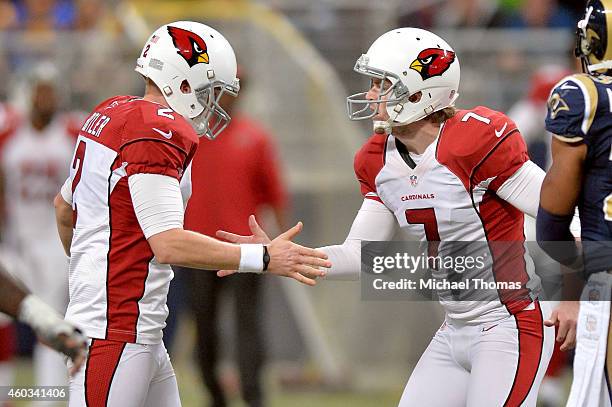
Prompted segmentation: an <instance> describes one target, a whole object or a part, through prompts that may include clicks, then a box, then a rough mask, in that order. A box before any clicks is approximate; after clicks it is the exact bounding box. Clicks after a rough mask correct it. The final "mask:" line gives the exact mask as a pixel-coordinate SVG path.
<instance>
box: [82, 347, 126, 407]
mask: <svg viewBox="0 0 612 407" xmlns="http://www.w3.org/2000/svg"><path fill="white" fill-rule="evenodd" d="M124 348H125V342H115V341H107V340H102V339H92V341H91V346H90V347H89V359H88V360H87V367H86V370H85V402H86V404H87V407H106V404H107V403H108V395H109V393H110V388H111V384H112V382H113V377H114V376H115V372H116V370H117V366H118V365H119V360H120V359H121V354H122V353H123V349H124Z"/></svg>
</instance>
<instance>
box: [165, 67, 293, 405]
mask: <svg viewBox="0 0 612 407" xmlns="http://www.w3.org/2000/svg"><path fill="white" fill-rule="evenodd" d="M238 75H239V77H240V82H241V89H244V88H245V84H246V82H247V81H246V80H245V75H244V73H243V71H242V72H241V70H240V69H239V74H238ZM235 101H236V99H235V98H232V97H223V98H222V99H221V105H222V107H223V108H224V109H225V111H226V112H228V113H229V114H230V115H231V116H232V121H231V122H230V124H229V126H228V127H227V128H226V129H225V130H224V131H223V137H219V138H218V139H216V140H214V141H213V142H209V141H205V142H204V143H203V145H202V146H201V148H199V149H198V151H197V153H196V154H195V157H194V159H193V164H192V185H193V188H192V189H193V191H192V195H191V199H190V200H189V203H188V205H187V210H186V212H185V229H189V230H193V231H196V232H199V233H203V234H206V235H208V236H214V235H215V233H216V232H217V230H220V229H223V230H232V231H236V232H237V233H242V234H249V233H250V229H249V226H248V224H247V222H245V219H247V218H248V217H249V215H252V214H260V213H261V212H262V210H264V209H265V208H269V209H271V212H272V214H273V218H275V221H276V223H277V225H278V227H279V228H281V229H283V228H284V227H285V225H286V221H285V220H286V208H287V193H286V190H285V186H284V184H283V181H282V176H281V172H280V168H279V160H278V157H277V154H276V147H275V145H274V143H273V138H272V136H271V135H270V134H269V133H268V132H267V131H266V130H264V129H263V128H262V127H261V125H260V124H259V123H257V122H256V121H254V120H253V119H251V118H250V117H248V116H246V115H244V114H237V113H235V112H234V111H235ZM234 115H236V116H235V117H234ZM175 275H177V276H180V275H185V276H187V277H186V279H187V280H188V283H189V284H188V285H187V287H188V288H187V290H188V293H189V302H190V305H191V307H192V309H193V312H194V314H195V318H196V323H197V335H198V359H199V364H200V369H201V374H202V378H203V380H204V383H205V385H206V387H207V388H208V391H209V393H210V396H211V400H212V404H211V405H212V406H214V407H224V406H226V405H227V401H226V397H225V395H224V394H223V389H222V386H221V383H220V381H219V378H218V375H217V367H218V363H217V362H218V355H219V346H218V334H219V329H218V327H217V316H218V314H219V312H218V311H219V310H218V308H219V307H218V305H219V300H220V298H221V296H222V295H223V293H224V292H229V294H230V295H231V296H232V301H233V303H234V307H235V316H236V318H235V321H236V338H237V342H239V344H240V346H238V347H237V358H238V367H239V371H240V385H241V392H242V398H243V399H244V401H245V402H246V404H247V405H248V406H249V407H259V406H263V405H264V396H263V390H262V385H261V371H262V366H263V363H264V355H265V341H264V337H263V332H262V320H261V317H262V315H263V310H262V307H263V280H262V279H261V277H260V276H257V275H254V274H248V275H247V274H242V275H240V276H239V277H237V278H234V277H230V278H224V279H222V278H219V277H217V276H216V275H215V273H202V272H197V271H196V272H188V273H186V274H181V273H175Z"/></svg>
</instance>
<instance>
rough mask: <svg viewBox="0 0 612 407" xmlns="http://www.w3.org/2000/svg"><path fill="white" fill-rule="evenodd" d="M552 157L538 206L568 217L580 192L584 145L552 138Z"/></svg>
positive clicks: (584, 153)
mask: <svg viewBox="0 0 612 407" xmlns="http://www.w3.org/2000/svg"><path fill="white" fill-rule="evenodd" d="M552 156H553V163H552V166H551V167H550V169H549V170H548V172H547V174H546V177H545V178H544V183H543V184H542V191H541V192H540V206H541V207H542V208H544V209H546V210H547V211H548V212H550V213H553V214H556V215H570V214H572V213H574V209H575V207H576V202H577V201H578V196H579V194H580V190H581V184H582V163H583V162H584V158H585V156H586V145H585V144H568V143H565V142H563V141H561V140H559V139H557V138H556V137H553V140H552Z"/></svg>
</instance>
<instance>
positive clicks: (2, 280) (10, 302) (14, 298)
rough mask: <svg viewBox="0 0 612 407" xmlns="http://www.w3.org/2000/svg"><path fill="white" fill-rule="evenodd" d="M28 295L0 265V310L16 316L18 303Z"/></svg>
mask: <svg viewBox="0 0 612 407" xmlns="http://www.w3.org/2000/svg"><path fill="white" fill-rule="evenodd" d="M27 295H28V292H27V291H26V290H25V289H23V288H21V287H20V286H19V285H17V283H15V281H14V280H13V279H12V278H11V277H9V276H8V275H7V274H6V272H5V271H4V270H3V269H2V267H1V266H0V312H3V313H5V314H7V315H10V316H11V317H13V318H17V314H18V313H19V305H20V304H21V301H23V299H24V298H25V297H26V296H27Z"/></svg>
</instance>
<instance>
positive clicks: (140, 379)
mask: <svg viewBox="0 0 612 407" xmlns="http://www.w3.org/2000/svg"><path fill="white" fill-rule="evenodd" d="M107 406H108V407H180V406H181V400H180V398H179V392H178V385H177V383H176V376H175V375H174V369H173V368H172V364H171V363H170V357H169V356H168V352H167V351H166V347H165V346H164V344H163V342H162V343H159V344H156V345H141V344H136V343H125V342H115V341H107V340H102V339H92V341H91V345H90V346H89V357H88V359H87V362H86V365H85V366H84V367H83V368H82V369H81V370H80V371H79V372H78V373H77V374H76V375H75V376H74V377H72V378H71V379H70V402H69V407H107Z"/></svg>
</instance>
